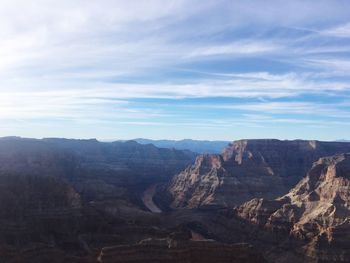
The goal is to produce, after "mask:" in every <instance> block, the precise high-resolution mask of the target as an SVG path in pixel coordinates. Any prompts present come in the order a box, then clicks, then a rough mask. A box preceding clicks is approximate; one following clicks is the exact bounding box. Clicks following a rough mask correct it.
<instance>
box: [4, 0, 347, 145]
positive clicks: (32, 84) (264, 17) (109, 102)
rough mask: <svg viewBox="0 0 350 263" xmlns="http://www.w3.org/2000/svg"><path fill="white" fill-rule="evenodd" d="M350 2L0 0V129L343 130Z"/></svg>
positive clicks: (283, 133) (331, 136)
mask: <svg viewBox="0 0 350 263" xmlns="http://www.w3.org/2000/svg"><path fill="white" fill-rule="evenodd" d="M349 10H350V2H349V1H346V0H344V1H337V0H329V1H322V0H320V1H308V0H293V1H285V0H284V1H282V0H281V1H277V0H276V1H274V0H271V1H264V0H261V1H256V0H252V1H233V0H232V1H228V0H222V1H221V0H213V1H195V0H180V1H171V0H169V1H162V0H137V1H136V0H135V1H133V0H128V1H123V0H116V1H115V0H113V1H112V0H99V1H94V0H92V1H83V0H76V1H68V0H61V1H51V0H33V1H24V0H23V1H21V0H0V136H7V135H18V136H24V137H36V138H41V137H69V138H98V139H131V138H136V137H147V138H153V139H183V138H193V139H210V140H216V139H223V140H235V139H240V138H280V139H297V138H302V139H320V140H335V139H350V100H349V98H350V12H349Z"/></svg>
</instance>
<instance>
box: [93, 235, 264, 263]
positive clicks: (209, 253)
mask: <svg viewBox="0 0 350 263" xmlns="http://www.w3.org/2000/svg"><path fill="white" fill-rule="evenodd" d="M99 262H102V263H128V262H133V263H138V262H140V263H141V262H159V263H163V262H164V263H196V262H201V263H214V262H215V263H217V262H219V263H226V262H227V263H255V262H256V263H258V262H259V263H264V262H265V260H264V259H263V258H262V256H261V255H259V254H258V253H257V252H256V251H254V249H253V248H252V247H251V246H249V245H248V244H234V245H228V244H220V243H216V242H211V241H181V242H177V241H176V240H171V239H147V240H142V241H141V242H140V243H138V244H135V245H121V246H114V247H106V248H103V249H102V251H101V254H100V256H99Z"/></svg>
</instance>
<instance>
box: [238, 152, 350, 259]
mask: <svg viewBox="0 0 350 263" xmlns="http://www.w3.org/2000/svg"><path fill="white" fill-rule="evenodd" d="M237 215H238V216H240V217H241V218H244V219H246V220H248V221H250V222H252V223H254V224H258V225H260V226H262V227H264V228H265V229H268V230H271V231H274V232H278V233H285V234H287V235H289V236H291V237H293V238H296V239H298V240H302V241H304V242H305V245H304V246H303V248H302V250H303V251H304V252H305V254H306V255H307V256H309V257H310V258H314V259H316V260H319V261H322V262H328V261H329V262H332V261H337V262H349V261H350V249H349V248H350V241H349V236H350V154H340V155H335V156H332V157H324V158H321V159H320V160H318V161H317V162H316V163H314V165H313V167H312V168H311V170H310V171H309V172H308V174H307V176H306V177H305V178H303V179H302V180H301V181H300V182H299V183H298V184H297V186H295V187H294V188H293V189H291V190H290V191H289V193H288V194H286V195H284V196H282V197H280V198H278V199H275V200H272V201H267V200H264V199H253V200H251V201H249V202H247V203H245V204H243V205H242V206H240V207H239V208H238V209H237Z"/></svg>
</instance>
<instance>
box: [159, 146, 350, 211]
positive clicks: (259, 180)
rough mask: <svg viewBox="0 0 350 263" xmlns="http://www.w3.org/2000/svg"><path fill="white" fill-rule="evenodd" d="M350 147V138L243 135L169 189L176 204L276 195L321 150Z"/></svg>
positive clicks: (176, 179) (233, 201) (328, 152)
mask: <svg viewBox="0 0 350 263" xmlns="http://www.w3.org/2000/svg"><path fill="white" fill-rule="evenodd" d="M348 151H350V144H349V143H340V142H319V141H303V140H296V141H280V140H240V141H236V142H233V143H231V144H229V145H228V146H227V147H226V148H225V149H224V150H223V152H222V154H221V155H203V156H200V157H198V158H197V160H196V161H195V163H194V164H193V165H191V166H189V167H188V168H186V169H185V170H184V171H182V172H181V173H179V174H178V175H176V176H175V177H174V178H173V180H172V182H171V183H170V184H169V186H168V189H167V191H165V192H167V193H166V194H165V193H164V191H163V193H160V194H161V195H168V196H169V195H170V196H171V198H168V199H169V200H170V203H171V204H170V205H171V206H172V207H191V208H194V207H207V206H224V207H227V206H235V205H239V204H241V203H242V202H245V201H248V200H250V199H252V198H268V199H273V198H276V197H278V196H281V195H283V194H286V193H287V192H288V190H289V189H290V188H291V187H293V186H295V184H296V183H297V182H298V181H299V180H300V179H301V178H302V177H303V176H304V175H305V174H306V173H307V171H308V169H310V168H311V166H312V163H313V162H315V161H316V160H318V159H319V158H320V157H322V156H328V155H333V154H337V153H342V152H348Z"/></svg>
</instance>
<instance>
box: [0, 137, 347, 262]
mask: <svg viewBox="0 0 350 263" xmlns="http://www.w3.org/2000/svg"><path fill="white" fill-rule="evenodd" d="M349 153H350V143H347V142H320V141H302V140H296V141H279V140H240V141H235V142H232V143H229V144H228V145H227V146H226V147H225V148H224V149H223V151H222V153H221V154H198V153H194V152H191V151H188V150H176V149H173V148H158V147H156V146H154V145H152V144H145V145H142V144H139V143H137V142H135V141H125V142H121V141H118V142H109V143H106V142H99V141H97V140H94V139H92V140H70V139H58V138H47V139H42V140H37V139H24V138H18V137H6V138H0V208H1V209H0V222H1V224H0V258H1V260H2V262H6V263H15V262H16V263H19V262H33V263H34V262H35V263H38V262H39V263H40V262H48V261H51V262H54V263H55V262H57V263H58V262H71V263H77V262H80V263H83V262H84V263H85V262H86V263H90V262H91V263H97V262H102V263H114V262H115V263H120V262H208V263H210V262H237V263H248V262H253V263H254V262H271V263H272V262H274V263H275V262H276V263H277V262H285V263H290V262H310V263H311V262H324V263H326V262H348V261H349V260H350V257H349V242H348V239H349V238H348V237H349V236H350V227H349V220H350V214H349V207H350V203H349V200H350V189H349V186H350V183H349V179H350V155H349Z"/></svg>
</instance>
